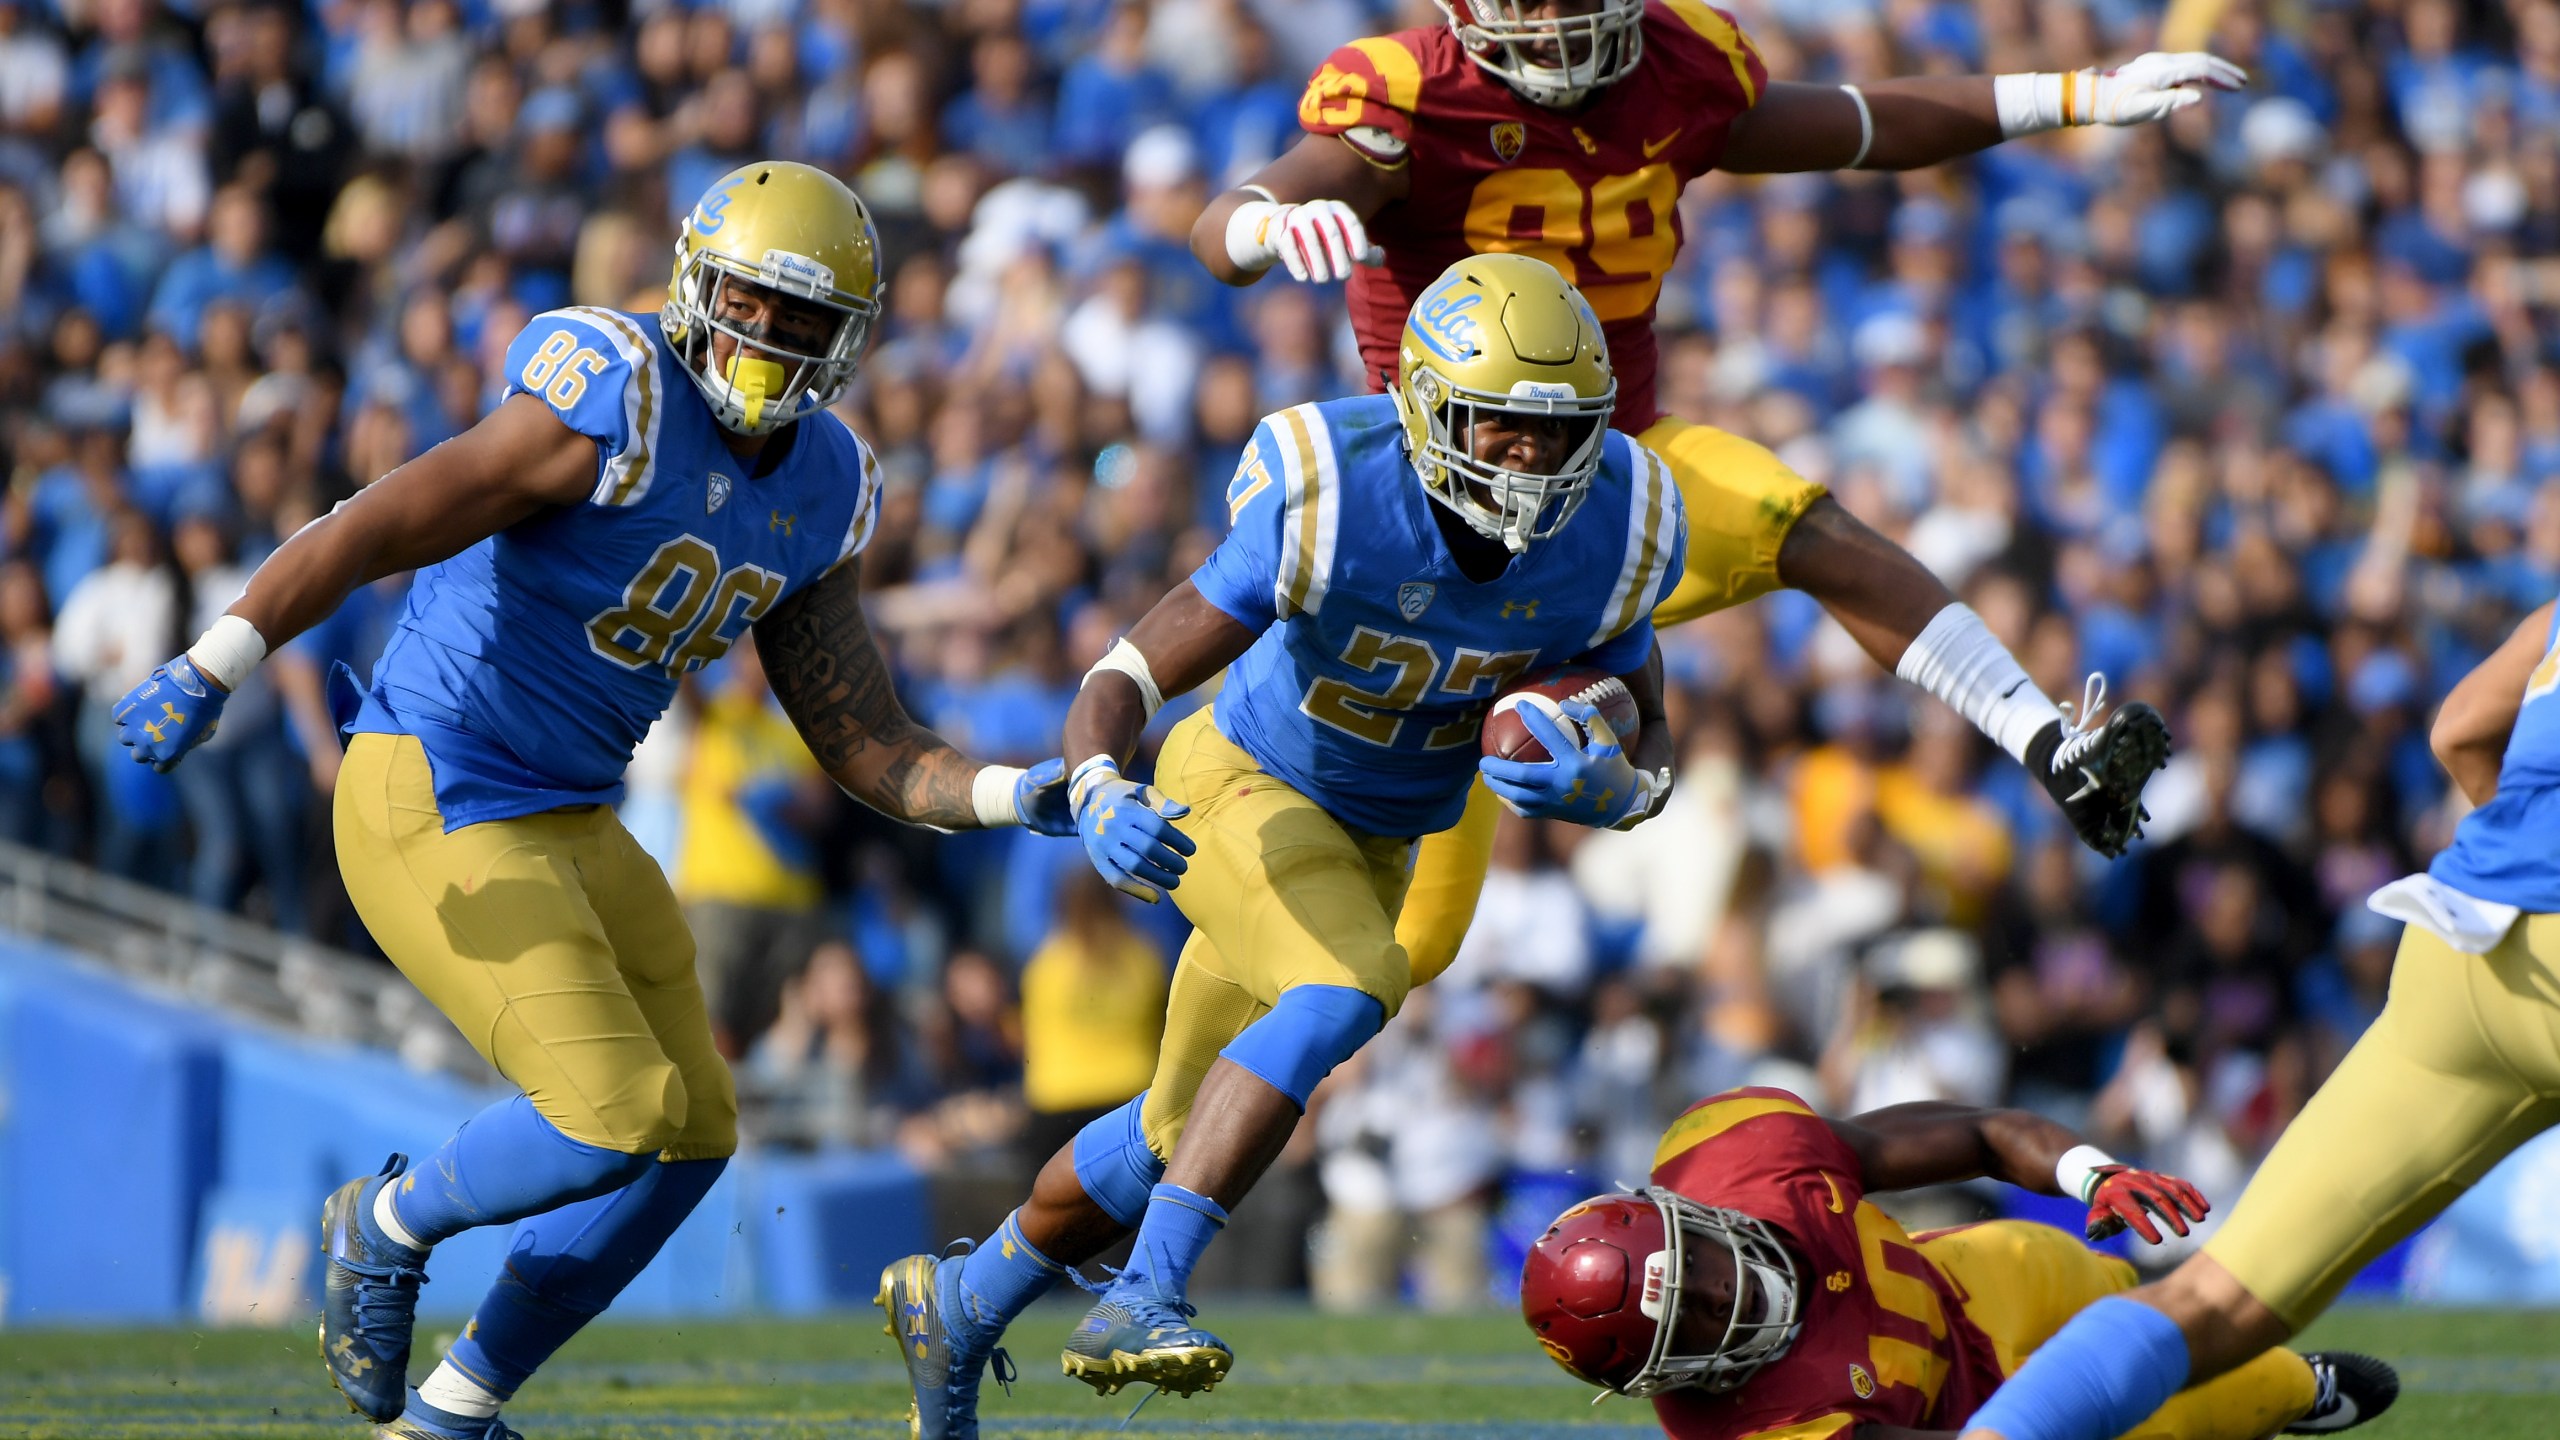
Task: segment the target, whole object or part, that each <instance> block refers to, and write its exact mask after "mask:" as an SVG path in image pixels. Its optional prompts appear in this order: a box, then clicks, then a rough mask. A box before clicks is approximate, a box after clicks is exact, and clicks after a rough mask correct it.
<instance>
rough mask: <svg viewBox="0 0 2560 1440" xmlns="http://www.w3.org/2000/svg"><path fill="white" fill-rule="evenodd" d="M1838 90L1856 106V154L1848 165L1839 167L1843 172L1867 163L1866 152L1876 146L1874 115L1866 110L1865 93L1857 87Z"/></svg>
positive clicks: (1843, 87) (1850, 86)
mask: <svg viewBox="0 0 2560 1440" xmlns="http://www.w3.org/2000/svg"><path fill="white" fill-rule="evenodd" d="M1840 88H1841V89H1842V90H1843V91H1845V92H1847V93H1848V96H1849V98H1850V99H1851V100H1853V101H1856V102H1857V106H1858V153H1857V154H1855V155H1852V156H1850V157H1849V163H1848V164H1846V165H1843V166H1841V167H1840V168H1841V169H1843V170H1855V169H1857V168H1858V167H1859V166H1861V165H1864V164H1866V163H1867V152H1868V151H1870V150H1872V149H1874V148H1875V146H1876V113H1875V112H1874V111H1873V110H1870V109H1868V108H1867V97H1866V93H1865V92H1864V91H1862V90H1860V89H1859V88H1858V87H1857V86H1855V85H1843V86H1841V87H1840Z"/></svg>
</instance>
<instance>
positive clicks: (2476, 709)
mask: <svg viewBox="0 0 2560 1440" xmlns="http://www.w3.org/2000/svg"><path fill="white" fill-rule="evenodd" d="M2555 604H2560V602H2552V601H2545V602H2543V604H2542V605H2541V606H2540V607H2539V608H2537V609H2536V610H2535V611H2534V612H2533V613H2532V614H2530V615H2527V616H2526V617H2524V620H2523V623H2521V624H2519V625H2517V626H2516V628H2515V629H2514V630H2513V631H2512V632H2510V633H2509V634H2508V636H2507V638H2506V640H2505V641H2504V642H2502V643H2501V644H2500V645H2499V646H2498V648H2497V649H2496V650H2493V651H2491V652H2490V654H2489V658H2488V659H2486V660H2483V661H2481V662H2480V663H2479V665H2478V666H2477V667H2475V668H2474V669H2473V670H2472V671H2471V673H2470V674H2468V675H2465V676H2463V677H2462V679H2461V680H2460V681H2459V682H2457V683H2456V684H2455V685H2454V687H2453V691H2452V693H2450V694H2448V695H2446V696H2445V697H2444V708H2443V709H2441V710H2438V711H2437V712H2436V723H2435V724H2434V726H2433V727H2431V728H2430V729H2429V730H2428V732H2427V744H2428V747H2429V748H2431V749H2433V750H2434V751H2435V754H2436V761H2437V763H2439V764H2441V765H2443V766H2444V773H2445V774H2447V775H2449V776H2451V777H2452V778H2453V783H2454V784H2455V785H2457V786H2459V787H2461V790H2462V793H2463V794H2464V795H2465V796H2466V797H2468V798H2469V799H2470V801H2471V803H2472V804H2474V805H2485V804H2487V803H2489V801H2490V800H2491V799H2492V798H2494V797H2495V796H2496V795H2497V793H2498V770H2499V767H2500V766H2501V765H2503V764H2504V763H2505V761H2506V756H2507V737H2508V736H2509V735H2510V734H2512V733H2514V731H2515V728H2516V714H2517V712H2518V711H2520V710H2522V709H2523V708H2524V692H2525V691H2526V690H2527V689H2529V688H2531V686H2532V684H2533V681H2534V674H2535V671H2536V670H2537V669H2538V668H2539V667H2540V666H2541V665H2542V664H2543V663H2544V661H2545V660H2546V659H2548V658H2549V656H2550V653H2551V645H2550V643H2549V642H2550V635H2551V616H2552V611H2553V608H2554V605H2555Z"/></svg>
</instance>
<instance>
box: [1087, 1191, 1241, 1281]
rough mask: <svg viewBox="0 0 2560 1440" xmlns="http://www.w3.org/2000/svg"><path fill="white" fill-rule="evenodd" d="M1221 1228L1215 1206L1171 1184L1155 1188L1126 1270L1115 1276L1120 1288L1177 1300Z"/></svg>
mask: <svg viewBox="0 0 2560 1440" xmlns="http://www.w3.org/2000/svg"><path fill="white" fill-rule="evenodd" d="M1226 1228H1227V1212H1226V1210H1225V1208H1224V1207H1222V1206H1220V1205H1219V1204H1218V1202H1217V1201H1215V1200H1212V1199H1210V1198H1209V1197H1208V1196H1206V1195H1202V1194H1198V1193H1196V1192H1194V1191H1191V1190H1186V1189H1184V1188H1183V1187H1182V1186H1179V1185H1175V1184H1173V1183H1171V1182H1167V1183H1164V1184H1161V1185H1158V1186H1156V1188H1155V1194H1154V1195H1152V1196H1150V1197H1149V1198H1148V1200H1147V1218H1146V1222H1145V1223H1144V1224H1142V1225H1140V1226H1139V1227H1138V1246H1137V1250H1136V1252H1135V1253H1134V1254H1132V1255H1131V1256H1130V1257H1129V1268H1128V1269H1126V1270H1123V1271H1121V1272H1120V1284H1121V1285H1125V1286H1135V1287H1143V1288H1149V1289H1152V1290H1154V1291H1155V1293H1156V1294H1158V1295H1160V1296H1163V1297H1165V1298H1167V1299H1172V1300H1180V1299H1182V1298H1183V1296H1184V1295H1185V1294H1186V1293H1187V1292H1188V1291H1189V1289H1190V1285H1191V1272H1192V1270H1193V1268H1194V1267H1196V1266H1198V1265H1199V1263H1200V1255H1201V1252H1202V1251H1205V1250H1207V1249H1208V1248H1209V1242H1210V1241H1212V1240H1215V1239H1217V1238H1218V1232H1219V1231H1221V1230H1224V1229H1226ZM1114 1288H1115V1289H1116V1288H1118V1287H1117V1286H1115V1287H1114Z"/></svg>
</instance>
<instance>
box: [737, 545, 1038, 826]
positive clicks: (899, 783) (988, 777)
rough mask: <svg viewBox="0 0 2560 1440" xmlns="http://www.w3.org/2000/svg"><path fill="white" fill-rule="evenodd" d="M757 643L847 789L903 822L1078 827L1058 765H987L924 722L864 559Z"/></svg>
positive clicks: (786, 708) (761, 629)
mask: <svg viewBox="0 0 2560 1440" xmlns="http://www.w3.org/2000/svg"><path fill="white" fill-rule="evenodd" d="M756 650H757V652H758V654H760V655H761V656H762V657H763V660H764V670H765V678H766V681H767V683H769V684H771V685H772V686H773V693H774V696H775V698H777V699H779V700H780V701H781V702H782V709H783V713H785V714H787V715H789V716H790V717H791V723H792V724H793V725H795V726H797V727H798V728H799V731H800V738H801V739H802V740H804V741H806V742H808V746H809V753H810V754H812V755H814V756H816V757H817V760H818V765H819V768H821V769H823V770H825V771H826V772H827V775H828V777H829V778H831V779H833V780H834V781H835V782H836V784H837V785H838V786H840V787H841V788H842V789H843V790H844V792H845V793H846V794H848V795H851V796H852V797H853V798H854V799H856V800H859V801H861V802H862V803H863V804H865V805H868V806H870V807H871V808H872V809H874V810H877V811H879V812H880V813H881V814H883V815H886V816H888V817H890V818H891V819H893V820H904V821H906V822H907V823H908V824H910V825H927V826H931V827H932V828H934V829H937V830H979V829H991V828H994V827H996V826H1001V825H1027V826H1029V827H1030V828H1032V829H1034V830H1037V831H1039V832H1041V833H1042V834H1046V835H1066V834H1071V833H1073V830H1072V827H1071V826H1070V825H1069V823H1068V820H1067V816H1066V811H1065V806H1064V804H1063V801H1064V795H1063V794H1062V793H1060V780H1061V777H1062V776H1063V774H1064V770H1065V767H1064V766H1062V765H1060V764H1059V763H1058V762H1057V761H1054V760H1051V761H1046V762H1043V763H1042V764H1039V765H1035V766H1033V767H1032V768H1031V769H1029V770H1020V769H1017V768H1015V767H1013V766H1010V765H981V764H979V763H978V762H977V761H975V760H972V759H970V758H969V757H968V756H966V755H963V754H961V753H960V752H959V751H957V750H954V749H952V748H951V746H950V745H949V744H948V743H946V742H945V741H944V740H943V738H942V737H941V736H939V735H936V734H934V733H933V732H932V731H930V730H927V729H926V728H924V727H923V726H921V725H918V724H917V723H916V722H915V721H914V720H913V719H912V718H910V717H909V716H908V714H907V707H906V706H905V705H903V704H901V703H899V700H898V691H897V687H896V685H895V684H893V683H892V681H891V678H890V674H889V662H888V661H887V660H886V659H885V658H884V657H882V655H881V654H880V645H879V642H877V641H876V640H874V639H872V637H871V625H870V622H869V621H868V620H866V619H864V618H863V614H862V560H861V557H859V556H856V557H854V558H853V559H850V560H847V561H845V562H844V563H843V564H841V565H838V566H837V567H836V568H835V569H833V570H830V571H828V572H827V573H826V574H825V575H823V576H821V577H819V578H818V579H816V580H814V581H812V582H810V583H809V584H808V585H806V586H803V587H802V588H801V589H800V591H799V593H797V594H795V595H793V596H791V598H789V599H787V600H785V601H783V602H782V603H781V604H779V605H776V606H775V607H774V608H773V612H772V613H771V614H769V615H767V616H765V617H764V618H763V619H762V620H759V621H757V622H756Z"/></svg>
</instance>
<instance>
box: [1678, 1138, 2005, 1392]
mask: <svg viewBox="0 0 2560 1440" xmlns="http://www.w3.org/2000/svg"><path fill="white" fill-rule="evenodd" d="M1859 1174H1860V1171H1859V1166H1858V1157H1857V1156H1856V1155H1855V1154H1853V1153H1851V1151H1850V1149H1849V1147H1848V1146H1847V1145H1845V1144H1843V1143H1841V1140H1840V1137H1838V1136H1837V1135H1834V1134H1833V1133H1832V1132H1831V1127H1830V1126H1829V1125H1826V1124H1824V1123H1823V1121H1822V1120H1821V1118H1820V1117H1819V1116H1816V1115H1815V1114H1814V1113H1813V1111H1812V1110H1810V1109H1809V1108H1807V1107H1806V1105H1805V1103H1804V1102H1803V1101H1801V1100H1799V1099H1797V1098H1796V1097H1795V1096H1793V1095H1790V1094H1788V1093H1787V1092H1786V1091H1784V1090H1764V1089H1747V1090H1729V1091H1726V1092H1725V1093H1724V1094H1722V1095H1714V1096H1710V1097H1708V1098H1707V1099H1705V1100H1701V1101H1699V1102H1698V1103H1697V1104H1696V1105H1694V1106H1691V1107H1690V1108H1689V1110H1688V1111H1687V1113H1685V1114H1683V1115H1682V1116H1681V1117H1680V1118H1679V1119H1678V1120H1675V1121H1673V1122H1672V1124H1671V1128H1670V1129H1668V1130H1666V1131H1664V1132H1663V1136H1662V1145H1661V1147H1660V1148H1659V1149H1657V1150H1656V1151H1655V1152H1654V1157H1653V1183H1654V1184H1656V1185H1660V1186H1663V1187H1665V1188H1667V1189H1671V1190H1676V1191H1678V1192H1679V1193H1681V1194H1683V1195H1686V1196H1688V1197H1689V1198H1690V1199H1693V1200H1695V1201H1697V1202H1698V1203H1700V1204H1702V1205H1714V1206H1720V1207H1722V1208H1725V1209H1728V1210H1739V1211H1741V1212H1742V1213H1744V1214H1745V1215H1749V1216H1752V1217H1753V1218H1755V1219H1758V1220H1760V1221H1762V1222H1763V1223H1765V1224H1766V1225H1768V1227H1769V1228H1770V1229H1771V1230H1772V1231H1774V1232H1775V1233H1776V1234H1777V1236H1778V1240H1779V1242H1780V1243H1781V1244H1783V1245H1785V1246H1786V1248H1787V1251H1788V1253H1789V1254H1791V1255H1793V1256H1794V1257H1795V1261H1796V1286H1797V1305H1798V1311H1797V1313H1798V1315H1799V1317H1800V1325H1799V1328H1798V1330H1797V1332H1796V1338H1795V1342H1794V1343H1793V1344H1791V1345H1789V1346H1788V1347H1787V1351H1786V1353H1785V1354H1783V1355H1781V1356H1779V1357H1778V1358H1777V1359H1776V1360H1774V1361H1772V1362H1770V1364H1769V1365H1767V1366H1766V1367H1765V1368H1763V1369H1762V1370H1761V1371H1760V1373H1758V1374H1756V1375H1754V1376H1752V1377H1751V1378H1750V1380H1748V1381H1746V1382H1744V1384H1743V1386H1742V1388H1741V1389H1739V1390H1737V1391H1734V1392H1733V1393H1732V1394H1730V1395H1710V1394H1708V1393H1706V1392H1705V1391H1703V1390H1674V1391H1671V1392H1670V1393H1668V1394H1665V1395H1659V1396H1656V1397H1655V1398H1654V1402H1653V1406H1654V1411H1655V1413H1656V1414H1657V1415H1659V1416H1660V1417H1661V1419H1662V1428H1663V1429H1664V1430H1666V1431H1668V1432H1670V1433H1671V1435H1672V1436H1674V1437H1675V1440H1745V1437H1749V1436H1761V1435H1767V1434H1769V1432H1772V1431H1777V1432H1781V1433H1783V1434H1784V1435H1785V1436H1786V1437H1788V1440H1799V1437H1801V1440H1812V1437H1819V1436H1833V1435H1838V1436H1840V1437H1842V1440H1846V1437H1847V1436H1848V1435H1849V1434H1850V1433H1852V1431H1853V1430H1854V1429H1855V1427H1856V1426H1858V1425H1900V1426H1904V1427H1907V1428H1911V1429H1923V1430H1928V1429H1945V1430H1952V1429H1956V1428H1959V1427H1960V1426H1961V1424H1962V1422H1963V1421H1964V1420H1965V1419H1966V1418H1967V1417H1969V1416H1971V1415H1972V1414H1973V1412H1974V1411H1975V1410H1976V1409H1977V1408H1979V1407H1980V1406H1981V1404H1982V1402H1983V1401H1985V1400H1987V1399H1989V1398H1990V1397H1991V1392H1992V1391H1993V1390H1996V1389H1998V1388H1999V1386H2000V1362H1999V1358H1998V1356H1997V1355H1996V1353H1995V1352H1994V1351H1993V1349H1992V1346H1991V1340H1990V1338H1989V1337H1988V1336H1986V1335H1984V1334H1983V1333H1982V1331H1981V1329H1980V1327H1978V1326H1976V1325H1975V1324H1974V1323H1973V1322H1972V1321H1971V1320H1969V1319H1967V1318H1966V1317H1965V1314H1964V1310H1963V1307H1962V1305H1961V1303H1960V1302H1961V1301H1962V1299H1963V1295H1962V1292H1960V1291H1959V1290H1957V1288H1956V1287H1955V1284H1954V1282H1952V1281H1950V1280H1949V1279H1948V1278H1947V1277H1946V1275H1945V1274H1944V1273H1943V1272H1941V1271H1940V1270H1939V1269H1938V1267H1937V1266H1935V1265H1933V1264H1931V1263H1930V1262H1929V1260H1928V1259H1927V1258H1926V1257H1925V1256H1923V1255H1922V1254H1921V1253H1920V1251H1919V1250H1918V1249H1917V1248H1915V1247H1914V1246H1913V1245H1912V1243H1911V1237H1910V1236H1908V1235H1905V1234H1904V1233H1903V1231H1902V1227H1901V1226H1899V1225H1897V1224H1895V1223H1894V1222H1893V1220H1892V1218H1891V1217H1889V1216H1887V1215H1886V1214H1885V1213H1884V1212H1883V1211H1881V1210H1878V1209H1877V1208H1876V1207H1875V1206H1873V1205H1870V1204H1868V1203H1867V1202H1866V1199H1865V1192H1864V1189H1863V1187H1862V1186H1861V1184H1860V1181H1859Z"/></svg>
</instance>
